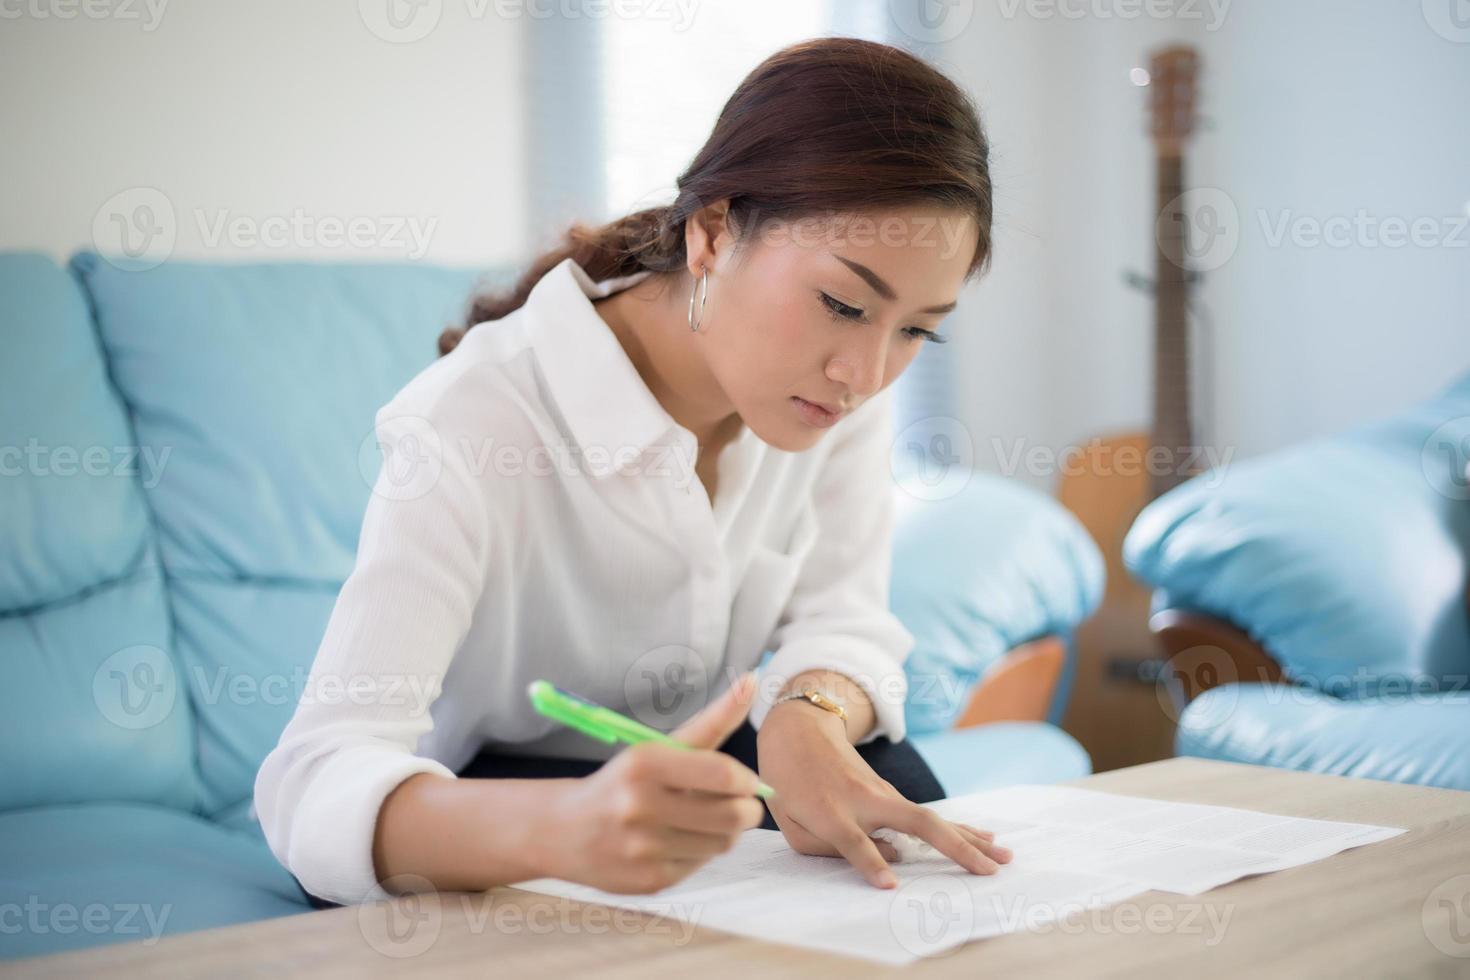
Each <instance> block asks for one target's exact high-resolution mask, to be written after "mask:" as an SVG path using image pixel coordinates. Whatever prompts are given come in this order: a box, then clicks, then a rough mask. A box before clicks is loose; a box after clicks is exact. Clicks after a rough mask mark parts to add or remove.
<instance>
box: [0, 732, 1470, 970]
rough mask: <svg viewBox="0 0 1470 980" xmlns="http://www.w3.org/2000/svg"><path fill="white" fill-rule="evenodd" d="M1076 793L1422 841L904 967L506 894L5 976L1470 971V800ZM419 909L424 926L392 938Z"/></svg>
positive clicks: (1158, 785)
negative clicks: (1403, 830) (1394, 830)
mask: <svg viewBox="0 0 1470 980" xmlns="http://www.w3.org/2000/svg"><path fill="white" fill-rule="evenodd" d="M1073 785H1078V786H1085V787H1088V788H1090V789H1099V790H1105V791H1109V792H1118V793H1128V794H1134V795H1138V796H1152V797H1157V798H1161V799H1170V800H1179V801H1188V802H1197V803H1214V804H1221V805H1226V806H1238V807H1246V808H1252V809H1260V810H1268V811H1272V812H1276V813H1284V814H1289V815H1292V816H1298V817H1318V818H1323V819H1329V820H1347V821H1353V822H1357V823H1372V824H1382V825H1387V826H1397V827H1409V828H1411V829H1410V832H1409V833H1407V834H1401V835H1400V836H1398V837H1396V838H1393V839H1392V840H1388V841H1384V842H1382V843H1379V844H1371V845H1368V846H1366V847H1361V848H1358V849H1356V850H1351V851H1346V852H1344V853H1342V854H1338V855H1335V856H1333V857H1330V858H1327V859H1325V860H1322V861H1319V862H1316V863H1314V864H1309V865H1306V866H1304V867H1300V868H1292V869H1290V870H1286V871H1278V872H1274V873H1271V874H1267V875H1262V876H1257V877H1254V878H1244V879H1241V880H1239V881H1236V882H1233V883H1231V884H1229V885H1225V886H1223V887H1221V888H1216V889H1214V890H1212V891H1210V892H1207V893H1205V894H1204V895H1200V896H1196V897H1193V898H1190V897H1185V896H1180V895H1174V894H1171V893H1165V892H1156V891H1151V892H1146V893H1144V894H1141V895H1138V896H1137V897H1135V898H1133V899H1130V900H1128V901H1125V902H1121V903H1118V904H1116V905H1113V906H1111V907H1109V908H1108V909H1104V910H1099V911H1097V912H1094V913H1088V914H1087V915H1086V916H1085V918H1084V920H1083V921H1081V922H1079V923H1077V925H1076V926H1075V927H1068V928H1066V929H1063V928H1059V927H1058V928H1053V929H1051V930H1050V931H1047V932H1044V933H1031V934H1025V933H1018V934H1012V935H1007V936H1000V937H996V938H993V939H985V940H980V941H978V942H973V943H969V944H967V945H965V946H962V947H959V948H958V949H954V950H950V951H947V952H946V953H944V954H942V955H940V956H937V957H934V958H930V959H925V960H922V961H920V962H917V963H914V964H913V965H911V966H909V967H906V968H891V967H883V966H880V965H878V964H874V963H871V962H868V961H863V960H857V959H849V958H846V957H836V956H829V955H825V954H822V953H816V952H811V951H806V950H800V949H793V948H789V947H783V946H776V945H771V944H767V943H761V942H757V941H754V940H750V939H745V938H741V937H737V936H731V935H729V934H727V933H721V932H716V931H714V930H712V929H709V928H703V927H701V928H694V927H686V926H685V925H684V924H682V923H678V922H673V921H670V920H662V921H659V920H655V919H654V918H653V917H647V916H641V915H639V914H636V913H633V912H629V911H624V910H612V909H607V908H606V907H603V906H582V905H579V904H578V903H575V902H570V901H566V900H562V899H556V898H552V897H549V896H542V895H534V894H531V893H529V892H523V891H520V890H518V889H513V888H497V889H493V890H491V891H489V892H485V893H483V894H460V893H453V894H445V895H442V896H428V897H426V898H425V899H424V901H426V902H427V904H424V905H420V906H418V907H417V909H416V910H415V909H408V907H407V906H404V907H403V908H401V909H398V910H396V914H394V915H393V916H391V917H390V916H389V912H390V910H391V909H392V906H390V905H387V904H384V905H367V906H362V907H360V908H343V909H331V910H327V911H313V912H308V913H305V914H302V915H293V916H287V917H285V918H278V919H269V920H266V921H264V922H256V923H249V924H246V925H239V926H230V927H227V928H222V929H211V930H206V931H203V932H194V933H187V934H184V935H180V936H174V937H170V938H167V939H164V940H162V941H161V942H158V943H156V944H154V945H152V946H144V945H142V944H140V943H128V944H120V945H112V946H106V947H102V948H99V949H92V950H84V951H81V952H76V953H64V954H59V955H56V956H47V957H38V958H34V959H29V960H21V961H14V962H11V963H6V964H0V975H4V976H16V977H62V976H66V977H71V976H89V975H99V976H107V977H110V978H112V977H147V978H154V977H163V976H189V977H199V976H209V977H245V976H258V977H269V978H272V980H275V978H280V977H287V976H303V975H309V976H313V977H325V976H343V977H364V976H367V977H374V976H388V975H390V974H391V975H407V974H412V975H415V976H418V975H434V976H456V975H462V976H474V977H484V976H494V977H511V976H551V977H556V976H565V975H568V974H571V973H572V972H573V971H579V972H580V971H589V972H596V973H597V974H598V975H600V976H615V977H616V976H622V977H627V978H629V980H645V978H648V977H657V976H677V977H680V978H689V977H700V978H706V977H723V976H738V977H742V978H745V980H749V978H750V977H753V976H759V977H761V978H762V980H764V978H766V977H779V976H790V977H796V976H808V975H811V974H821V975H835V974H838V973H841V974H842V975H843V976H844V977H853V976H858V977H866V976H880V975H889V974H895V975H896V974H900V973H902V974H904V975H909V976H926V977H927V976H936V977H938V976H944V977H965V978H974V977H998V976H1010V975H1013V974H1014V975H1024V976H1026V977H1028V978H1030V977H1039V976H1056V977H1067V978H1069V980H1073V978H1076V977H1081V976H1087V977H1092V976H1114V975H1116V976H1129V977H1136V976H1169V977H1188V978H1190V980H1201V978H1205V977H1215V976H1219V977H1238V976H1258V975H1262V974H1267V975H1273V976H1289V977H1308V976H1331V977H1341V976H1354V977H1365V976H1379V977H1410V976H1412V977H1435V976H1443V977H1451V976H1455V977H1470V793H1465V792H1458V791H1454V790H1443V789H1428V788H1424V787H1419V786H1401V785H1397V784H1394V783H1385V782H1377V781H1373V780H1364V779H1345V778H1342V777H1338V776H1318V775H1310V774H1305V773H1296V772H1287V771H1284V770H1279V769H1266V768H1261V767H1257V766H1245V765H1237V764H1234V763H1224V762H1212V761H1206V760H1202V759H1182V758H1181V759H1166V760H1163V761H1161V762H1153V763H1149V764H1147V765H1142V766H1134V767H1132V768H1128V769H1117V770H1114V771H1112V772H1107V773H1101V774H1099V775H1095V776H1090V777H1088V778H1086V779H1081V780H1077V781H1075V783H1073ZM406 901H410V899H400V900H399V903H395V904H401V903H403V902H406ZM405 910H407V911H405ZM1227 914H1228V918H1226V915H1227ZM410 915H415V916H417V921H418V923H419V924H418V925H417V926H415V927H413V929H412V930H411V931H405V932H404V933H403V935H401V936H400V937H399V938H398V939H393V938H390V937H389V936H388V933H387V931H386V930H387V928H388V927H389V926H390V925H393V926H396V927H400V928H401V927H403V926H404V924H405V923H407V922H409V921H410V919H409V916H410ZM1212 916H1213V918H1211V917H1212ZM1212 921H1213V922H1215V923H1216V924H1219V923H1223V924H1224V925H1223V928H1218V927H1212V926H1211V925H1210V923H1211V922H1212ZM1150 923H1153V925H1150ZM403 954H406V955H403Z"/></svg>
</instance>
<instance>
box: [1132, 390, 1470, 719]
mask: <svg viewBox="0 0 1470 980" xmlns="http://www.w3.org/2000/svg"><path fill="white" fill-rule="evenodd" d="M1467 453H1470V376H1467V377H1465V378H1463V379H1462V380H1460V381H1459V382H1457V383H1456V384H1454V385H1452V386H1450V387H1449V388H1448V389H1446V390H1445V391H1444V392H1442V393H1441V394H1439V395H1438V396H1436V397H1435V398H1432V399H1430V400H1428V401H1426V402H1424V403H1422V404H1419V405H1416V406H1414V407H1412V408H1410V409H1409V410H1407V411H1404V412H1401V413H1399V414H1398V415H1396V416H1394V417H1392V418H1389V419H1386V420H1384V421H1382V422H1378V423H1375V424H1372V425H1368V426H1364V427H1362V428H1359V429H1356V430H1354V431H1351V432H1348V433H1345V434H1342V435H1338V436H1334V437H1330V438H1324V439H1318V440H1314V441H1311V442H1307V443H1303V444H1300V445H1298V446H1293V447H1290V448H1288V449H1285V450H1282V451H1279V452H1275V453H1270V454H1268V455H1265V456H1261V457H1257V458H1255V459H1251V460H1246V461H1243V462H1239V463H1234V464H1230V465H1229V466H1228V468H1227V469H1226V470H1224V471H1212V472H1210V473H1207V474H1204V475H1202V476H1199V477H1196V478H1195V479H1193V480H1191V481H1189V482H1188V483H1185V484H1183V485H1182V486H1180V487H1177V488H1175V489H1174V490H1172V491H1170V492H1169V493H1167V494H1165V495H1164V496H1162V497H1160V498H1159V499H1158V500H1156V501H1154V502H1153V503H1152V504H1150V505H1149V506H1148V507H1147V508H1145V509H1144V511H1143V513H1142V514H1140V515H1139V517H1138V520H1137V521H1136V522H1135V523H1134V525H1133V527H1132V529H1131V530H1130V531H1129V533H1128V536H1127V538H1126V540H1125V542H1124V560H1125V561H1126V563H1127V565H1128V567H1129V568H1130V569H1131V570H1132V571H1133V573H1134V574H1135V575H1137V576H1138V577H1139V578H1141V579H1142V580H1144V581H1145V582H1148V583H1150V584H1152V585H1155V586H1157V587H1158V588H1159V591H1158V592H1157V593H1156V594H1155V597H1154V607H1155V609H1161V608H1165V607H1176V608H1183V609H1190V610H1195V611H1199V612H1204V613H1209V614H1211V615H1214V616H1217V617H1220V618H1222V619H1225V620H1228V621H1230V622H1232V623H1234V624H1235V625H1236V626H1239V627H1240V628H1241V629H1243V630H1245V631H1246V632H1247V633H1249V634H1250V635H1251V636H1252V637H1253V638H1254V639H1255V640H1256V641H1257V642H1259V643H1261V644H1262V645H1263V646H1264V647H1265V648H1266V649H1267V650H1268V651H1269V652H1270V653H1271V655H1272V656H1273V657H1275V658H1276V660H1277V661H1279V662H1280V663H1281V665H1282V667H1283V669H1284V670H1285V672H1286V675H1287V676H1288V677H1289V678H1292V679H1294V680H1296V681H1298V682H1300V683H1303V684H1308V685H1310V686H1312V687H1316V688H1318V689H1320V690H1326V691H1330V692H1332V693H1336V694H1340V695H1342V696H1345V697H1371V696H1372V695H1373V693H1374V690H1375V689H1376V686H1377V685H1378V683H1380V681H1383V680H1386V681H1388V682H1390V683H1403V682H1409V683H1419V684H1424V685H1426V686H1428V687H1440V688H1441V689H1448V687H1454V686H1463V685H1464V684H1465V678H1466V674H1467V673H1470V612H1467V607H1466V585H1467V574H1466V571H1467V568H1470V487H1467V485H1466V484H1465V482H1464V481H1463V480H1462V473H1461V471H1462V469H1463V466H1464V462H1465V458H1466V454H1467Z"/></svg>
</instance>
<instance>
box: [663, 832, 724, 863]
mask: <svg viewBox="0 0 1470 980" xmlns="http://www.w3.org/2000/svg"><path fill="white" fill-rule="evenodd" d="M658 836H659V838H660V839H661V840H662V841H663V857H664V858H665V859H666V860H673V861H707V860H709V859H710V858H712V857H714V856H715V855H717V854H724V853H725V852H726V851H728V850H729V849H730V845H731V841H732V838H731V837H730V836H729V835H726V834H701V833H697V832H695V831H692V830H681V829H680V828H678V827H661V828H659V830H658Z"/></svg>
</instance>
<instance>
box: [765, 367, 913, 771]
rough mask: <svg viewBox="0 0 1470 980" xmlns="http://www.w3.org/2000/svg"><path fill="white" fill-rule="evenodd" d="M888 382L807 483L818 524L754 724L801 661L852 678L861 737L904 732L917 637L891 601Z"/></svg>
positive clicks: (839, 432)
mask: <svg viewBox="0 0 1470 980" xmlns="http://www.w3.org/2000/svg"><path fill="white" fill-rule="evenodd" d="M891 399H892V388H891V387H890V388H887V389H884V391H882V392H880V393H879V395H877V396H876V397H874V398H871V399H869V400H868V401H867V402H865V403H864V404H863V405H861V406H859V408H858V410H857V411H856V412H854V413H853V414H852V415H851V416H849V417H848V418H847V419H846V420H845V421H843V422H839V423H838V424H837V426H836V428H835V429H834V431H833V432H832V434H831V436H830V438H832V439H833V440H834V443H833V446H832V449H831V452H830V454H829V455H828V457H827V459H826V460H825V461H824V462H823V464H822V470H821V472H820V474H819V475H818V477H817V481H816V484H815V487H814V490H813V502H814V506H815V510H816V516H817V523H818V533H817V539H816V542H815V544H814V545H813V546H812V550H811V552H810V553H809V555H808V556H807V558H806V560H805V561H804V562H803V564H802V567H801V571H800V572H799V574H798V576H797V580H796V584H795V586H794V588H793V591H792V595H791V599H790V601H789V602H788V604H787V607H786V610H785V612H784V613H783V615H782V617H781V621H780V624H779V625H778V627H777V629H776V631H775V633H774V634H773V636H772V644H771V649H773V650H774V651H775V652H774V655H773V656H772V657H771V659H770V661H769V662H768V663H767V664H766V665H765V667H764V668H763V669H762V672H761V683H760V685H759V687H758V690H757V694H756V696H755V697H754V699H753V700H752V704H751V708H750V715H749V721H750V724H751V727H753V728H755V729H757V730H759V729H760V726H761V724H762V722H764V720H765V717H766V714H767V712H769V711H770V709H771V702H772V701H773V700H774V698H775V696H776V695H777V694H778V693H779V691H780V690H781V688H782V687H783V686H784V685H785V683H786V681H787V680H789V679H790V678H792V677H794V676H796V675H797V674H800V673H803V672H805V671H808V670H831V671H836V672H838V673H841V674H845V675H846V676H848V677H850V678H852V680H854V681H855V682H857V684H858V685H859V686H861V687H862V689H863V691H864V692H865V693H866V694H867V696H868V699H869V700H870V701H871V702H872V704H873V710H874V713H875V714H876V716H877V718H876V721H875V723H874V725H873V728H872V729H871V730H870V731H869V732H868V733H867V734H866V735H864V736H863V737H862V738H861V739H859V740H858V741H857V743H856V744H858V745H863V744H866V743H868V742H871V741H873V740H874V739H877V738H879V737H883V736H886V737H887V738H888V739H890V740H891V741H894V742H898V741H902V740H903V738H904V734H905V725H904V702H905V701H906V700H907V699H908V678H907V676H906V675H905V673H904V669H903V663H904V660H905V659H907V657H908V655H909V652H910V651H911V650H912V649H913V646H914V637H913V635H912V634H910V633H909V632H908V630H906V629H905V628H904V627H903V624H902V623H900V622H899V620H898V618H897V617H896V616H894V615H893V613H892V612H890V611H889V609H888V583H889V575H890V572H891V562H892V552H893V546H892V535H893V525H894V520H895V513H894V498H893V480H892V476H891V471H890V465H889V447H890V444H891V442H892V423H891V404H892V402H891Z"/></svg>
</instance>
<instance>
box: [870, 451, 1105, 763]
mask: <svg viewBox="0 0 1470 980" xmlns="http://www.w3.org/2000/svg"><path fill="white" fill-rule="evenodd" d="M894 492H895V494H896V495H897V497H898V500H899V504H898V519H897V521H896V527H895V531H894V539H893V544H894V547H893V574H892V580H891V585H890V595H889V600H890V606H891V608H892V609H893V612H894V613H895V614H896V615H897V616H898V618H899V620H900V621H901V622H902V623H903V625H904V627H905V628H906V629H908V631H909V632H910V633H912V634H913V636H914V647H913V649H912V651H911V652H910V654H909V656H908V659H907V660H906V661H905V663H904V669H905V672H906V673H907V675H908V678H909V699H908V704H907V707H906V709H905V717H906V720H907V722H908V727H909V730H910V731H911V732H913V733H914V734H919V733H923V732H933V731H944V730H946V729H949V728H951V727H953V726H954V725H955V724H956V722H961V723H965V722H966V719H970V718H971V717H972V716H971V715H969V714H968V708H969V706H970V704H971V702H972V700H973V699H975V698H979V699H980V704H979V706H978V707H976V709H975V712H976V713H975V714H974V715H973V718H974V719H979V720H994V719H998V718H1000V717H1008V718H1023V719H1034V718H1038V717H1039V718H1044V719H1048V720H1050V719H1051V718H1055V717H1060V714H1061V711H1060V708H1062V707H1065V705H1064V704H1063V703H1062V702H1063V701H1064V699H1065V696H1066V693H1067V684H1066V677H1067V670H1066V668H1067V667H1068V666H1069V663H1070V656H1069V652H1070V651H1069V649H1068V645H1067V643H1066V642H1065V640H1064V638H1065V637H1066V636H1067V635H1068V634H1070V633H1071V631H1072V630H1073V629H1074V628H1075V627H1076V625H1077V624H1078V623H1079V622H1081V621H1082V620H1083V619H1084V618H1086V617H1087V616H1088V615H1090V614H1091V613H1092V611H1093V610H1094V609H1096V607H1097V604H1098V601H1099V600H1100V599H1101V596H1102V591H1103V576H1104V569H1103V561H1102V554H1101V553H1100V552H1099V551H1098V549H1097V545H1096V544H1094V543H1093V541H1092V538H1091V537H1090V536H1089V535H1088V533H1087V531H1086V529H1084V528H1083V527H1082V525H1081V524H1080V523H1078V521H1077V519H1076V518H1075V517H1074V516H1072V514H1071V513H1070V512H1068V511H1067V510H1066V509H1065V508H1063V507H1062V506H1061V505H1060V504H1059V503H1057V502H1056V500H1054V499H1052V498H1051V497H1050V496H1048V495H1046V494H1044V493H1042V492H1041V491H1039V490H1035V489H1033V488H1031V487H1028V486H1025V485H1023V484H1020V483H1018V482H1016V481H1014V480H1007V479H1004V478H1002V477H999V476H994V475H990V474H985V473H978V472H972V473H969V474H968V475H967V479H966V480H964V481H963V485H962V486H960V487H959V488H958V489H957V490H955V491H953V492H949V491H948V490H946V492H945V494H944V495H943V496H942V497H937V498H935V499H930V498H929V497H926V496H925V490H924V489H923V488H920V487H909V486H908V485H906V484H905V483H904V482H903V481H902V480H900V481H898V482H897V485H896V487H895V490H894ZM1048 640H1050V642H1047V641H1048ZM1038 641H1040V645H1038V646H1035V647H1032V646H1030V645H1031V644H1035V643H1038ZM1013 651H1014V652H1013ZM1043 701H1045V702H1046V703H1045V705H1044V706H1043V705H1042V704H1041V702H1043ZM1007 702H1013V703H1007Z"/></svg>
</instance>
